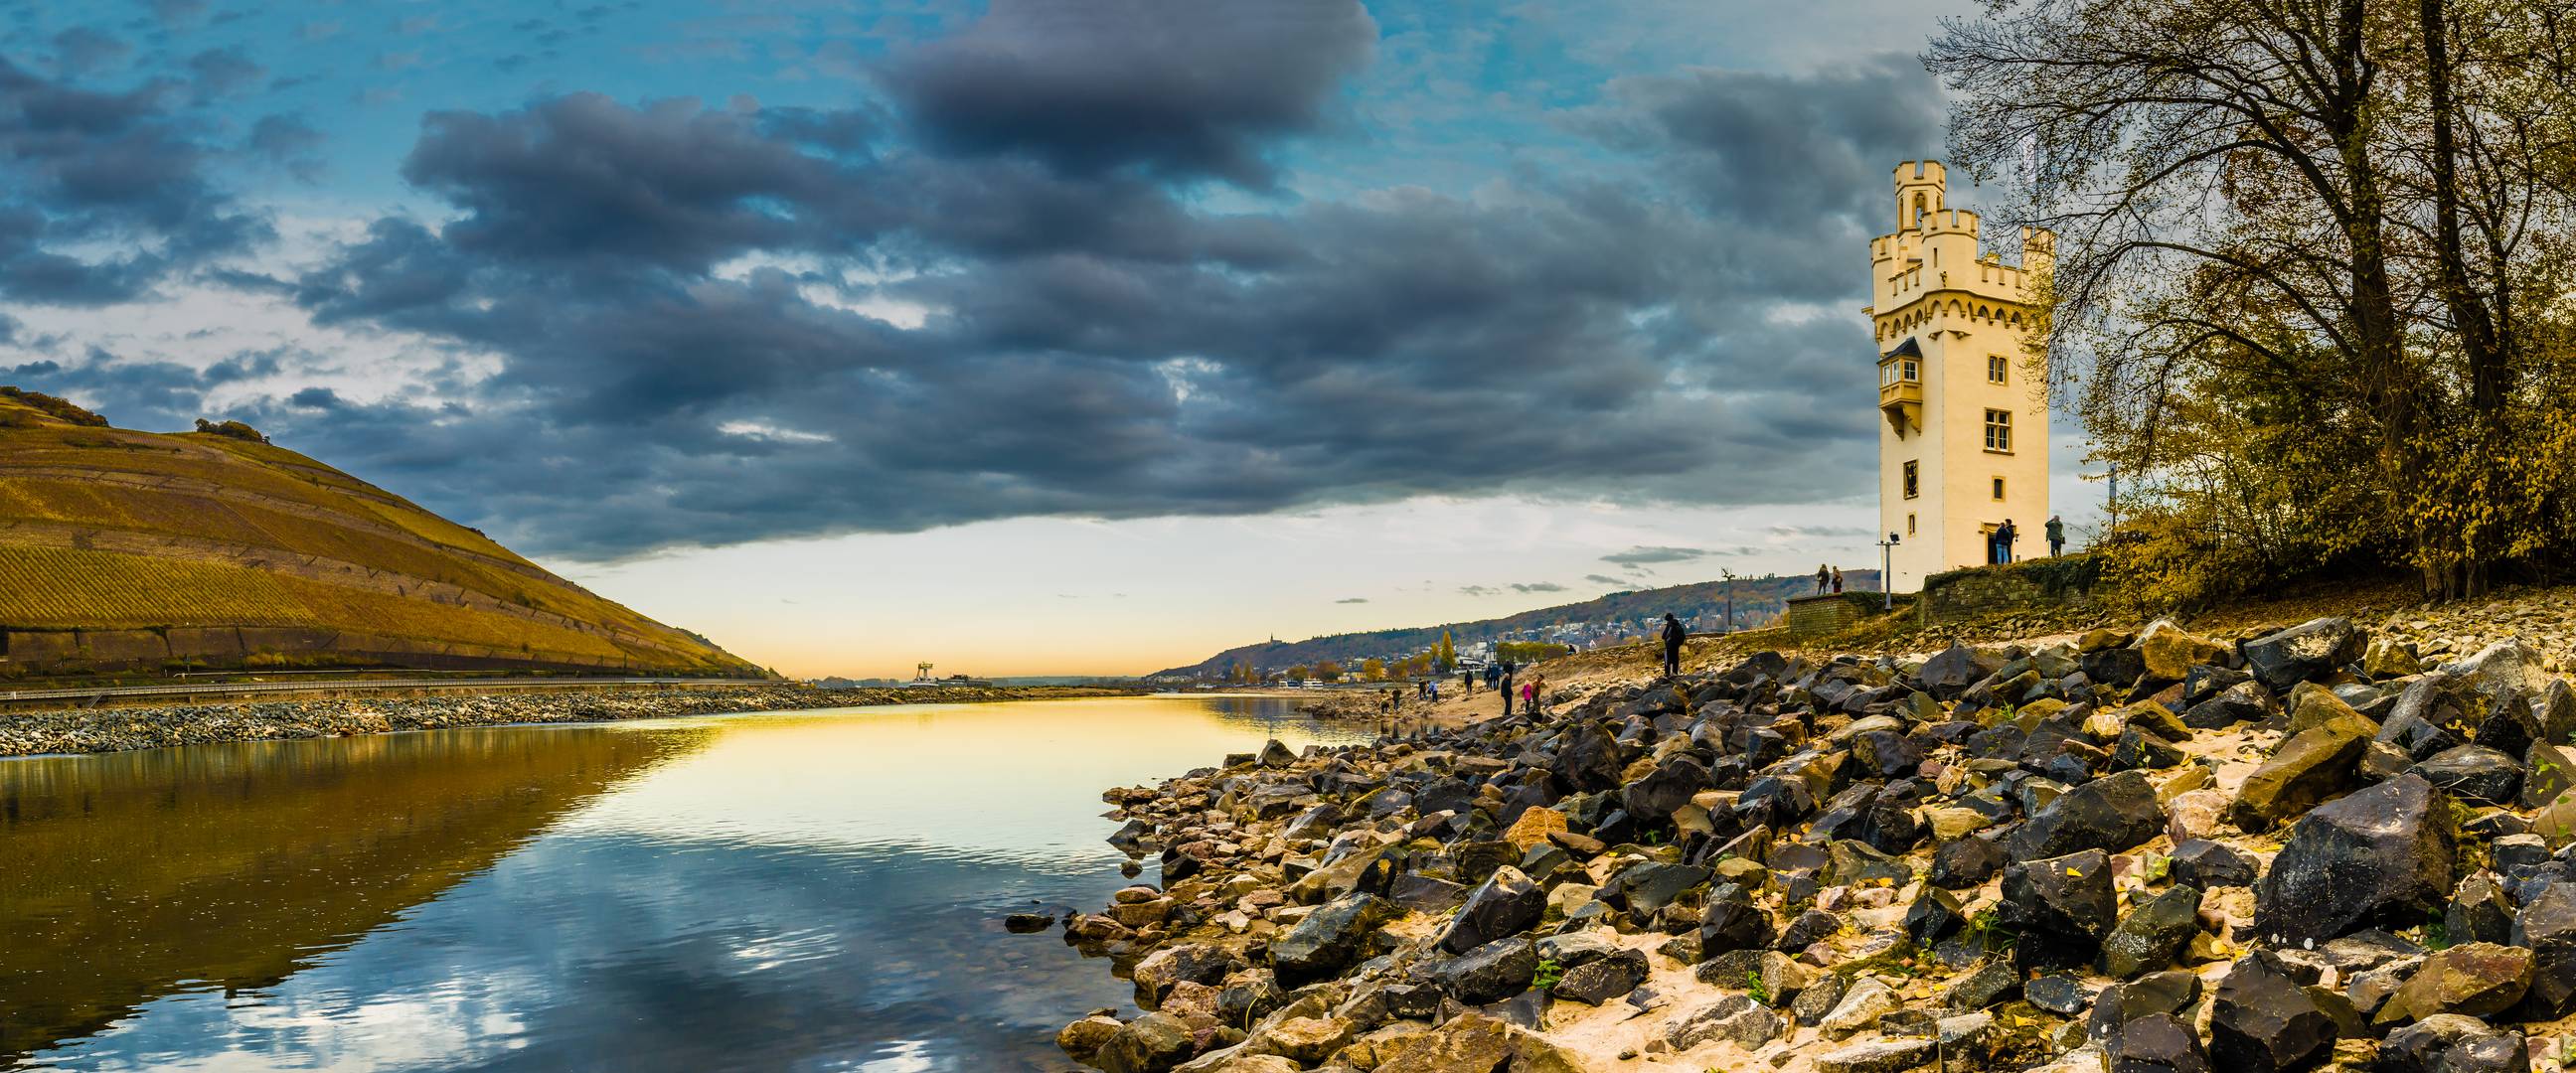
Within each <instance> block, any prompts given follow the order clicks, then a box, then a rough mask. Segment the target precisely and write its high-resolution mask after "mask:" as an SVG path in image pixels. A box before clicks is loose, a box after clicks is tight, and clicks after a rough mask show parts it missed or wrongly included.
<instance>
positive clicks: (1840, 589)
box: [1834, 566, 1843, 596]
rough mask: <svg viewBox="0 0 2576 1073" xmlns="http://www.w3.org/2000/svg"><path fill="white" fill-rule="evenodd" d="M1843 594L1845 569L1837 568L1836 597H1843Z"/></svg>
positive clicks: (1835, 574)
mask: <svg viewBox="0 0 2576 1073" xmlns="http://www.w3.org/2000/svg"><path fill="white" fill-rule="evenodd" d="M1842 594H1843V568H1842V567H1839V566H1837V567H1835V568H1834V595H1836V596H1840V595H1842Z"/></svg>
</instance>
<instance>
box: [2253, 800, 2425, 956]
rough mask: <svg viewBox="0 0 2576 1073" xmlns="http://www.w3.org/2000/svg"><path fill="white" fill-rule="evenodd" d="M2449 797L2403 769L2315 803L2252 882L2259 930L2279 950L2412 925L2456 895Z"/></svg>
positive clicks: (2420, 921)
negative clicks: (2361, 931) (2401, 772)
mask: <svg viewBox="0 0 2576 1073" xmlns="http://www.w3.org/2000/svg"><path fill="white" fill-rule="evenodd" d="M2455 838H2456V835H2455V834H2454V833H2453V831H2452V829H2451V812H2450V803H2449V802H2448V801H2447V800H2445V799H2444V798H2443V796H2442V794H2441V792H2440V791H2438V790H2435V789H2434V788H2433V785H2432V784H2431V783H2428V782H2426V781H2424V780H2423V779H2422V778H2421V777H2419V776H2415V775H2403V776H2400V777H2398V778H2395V779H2391V780H2389V781H2387V782H2383V783H2380V784H2379V785H2377V786H2373V787H2370V788H2368V789H2365V790H2360V791H2357V792H2355V793H2353V794H2351V795H2349V796H2346V797H2344V798H2343V799H2341V800H2338V801H2335V802H2333V803H2332V804H2327V805H2322V806H2319V807H2318V808H2317V809H2315V810H2314V811H2311V812H2309V813H2308V814H2307V815H2306V816H2304V817H2302V818H2301V819H2300V820H2299V822H2298V823H2297V824H2296V825H2294V826H2292V827H2291V828H2290V837H2289V840H2288V841H2287V842H2285V843H2283V844H2282V847H2281V852H2280V854H2279V855H2278V856H2275V857H2274V858H2273V859H2272V867H2271V869H2270V870H2269V871H2267V872H2265V873H2264V875H2263V879H2262V881H2261V882H2260V883H2258V884H2256V885H2255V888H2254V929H2255V931H2256V932H2257V933H2259V934H2261V935H2263V936H2264V937H2266V938H2267V939H2269V940H2270V941H2271V942H2272V944H2273V945H2275V946H2282V947H2292V946H2305V945H2312V944H2316V943H2323V942H2325V941H2326V940H2329V939H2333V938H2335V937H2337V936H2341V935H2344V934H2347V933H2349V932H2352V931H2356V930H2359V929H2361V928H2364V927H2368V926H2370V925H2373V924H2379V925H2384V926H2387V927H2390V928H2402V927H2410V926H2413V925H2415V924H2420V923H2422V922H2423V921H2424V917H2425V914H2426V912H2427V911H2429V910H2430V909H2431V908H2432V907H2434V906H2437V905H2439V904H2440V903H2441V902H2442V900H2443V899H2444V898H2445V897H2446V896H2447V895H2449V894H2450V892H2451V860H2452V853H2453V846H2454V842H2455Z"/></svg>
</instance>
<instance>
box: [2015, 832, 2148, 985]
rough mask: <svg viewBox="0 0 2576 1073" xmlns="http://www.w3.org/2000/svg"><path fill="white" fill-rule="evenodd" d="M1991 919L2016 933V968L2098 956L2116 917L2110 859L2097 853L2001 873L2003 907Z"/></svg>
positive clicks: (2050, 965)
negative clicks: (1999, 921) (2002, 874)
mask: <svg viewBox="0 0 2576 1073" xmlns="http://www.w3.org/2000/svg"><path fill="white" fill-rule="evenodd" d="M1996 915H1997V916H1998V917H1999V918H2000V919H2001V920H2002V922H2003V923H2004V925H2005V926H2007V927H2009V928H2011V929H2013V930H2014V931H2016V932H2019V933H2020V939H2019V940H2018V941H2016V942H2015V943H2014V945H2013V956H2014V960H2015V962H2016V963H2017V964H2019V965H2020V966H2021V967H2022V968H2024V969H2029V968H2034V967H2036V968H2060V969H2062V968H2073V967H2075V966H2078V965H2083V964H2085V963H2087V962H2090V961H2092V960H2093V958H2094V956H2095V955H2096V954H2098V953H2100V952H2101V949H2102V937H2103V936H2104V935H2106V934H2108V933H2109V932H2110V930H2111V925H2112V923H2113V922H2114V921H2116V920H2118V919H2119V915H2120V903H2119V899H2118V898H2117V897H2116V896H2115V895H2114V894H2113V893H2112V890H2111V858H2110V855H2108V854H2106V853H2103V852H2102V851H2101V850H2098V849H2088V850H2085V851H2084V852H2082V853H2074V854H2069V855H2067V856H2063V857H2050V858H2047V859H2045V860H2034V861H2024V862H2021V863H2018V864H2014V865H2013V866H2011V867H2009V868H2006V869H2004V885H2003V904H2002V905H2000V906H1998V907H1997V908H1996Z"/></svg>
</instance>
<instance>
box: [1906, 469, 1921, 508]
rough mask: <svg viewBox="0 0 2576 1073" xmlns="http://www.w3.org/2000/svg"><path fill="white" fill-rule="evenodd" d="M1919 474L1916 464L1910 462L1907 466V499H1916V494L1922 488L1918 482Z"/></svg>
mask: <svg viewBox="0 0 2576 1073" xmlns="http://www.w3.org/2000/svg"><path fill="white" fill-rule="evenodd" d="M1918 472H1920V471H1918V470H1917V469H1916V468H1915V465H1914V463H1912V462H1908V463H1906V464H1905V498H1907V499H1912V498H1914V496H1915V493H1916V492H1917V491H1918V490H1919V489H1920V487H1921V486H1920V485H1919V484H1918V483H1917V482H1916V474H1917V473H1918Z"/></svg>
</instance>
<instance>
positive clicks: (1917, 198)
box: [1913, 190, 1923, 227]
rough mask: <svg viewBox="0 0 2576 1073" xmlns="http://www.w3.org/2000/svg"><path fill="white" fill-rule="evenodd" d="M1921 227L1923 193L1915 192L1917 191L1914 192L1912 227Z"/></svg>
mask: <svg viewBox="0 0 2576 1073" xmlns="http://www.w3.org/2000/svg"><path fill="white" fill-rule="evenodd" d="M1922 225H1923V191H1920V190H1917V191H1915V192H1914V221H1913V226H1916V227H1921V226H1922Z"/></svg>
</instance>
